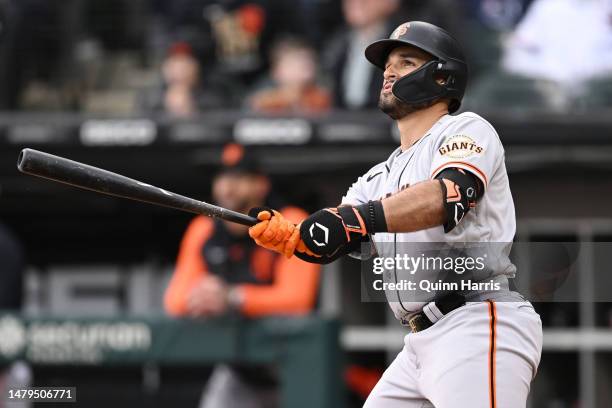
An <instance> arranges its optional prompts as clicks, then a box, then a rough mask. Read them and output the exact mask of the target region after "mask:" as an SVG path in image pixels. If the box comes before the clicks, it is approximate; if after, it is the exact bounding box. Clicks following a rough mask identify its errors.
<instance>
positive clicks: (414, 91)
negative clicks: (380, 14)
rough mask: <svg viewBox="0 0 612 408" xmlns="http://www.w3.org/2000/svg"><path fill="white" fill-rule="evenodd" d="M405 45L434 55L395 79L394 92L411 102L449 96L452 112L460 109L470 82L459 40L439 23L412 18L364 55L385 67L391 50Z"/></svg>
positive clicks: (411, 103) (408, 102)
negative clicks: (434, 23) (443, 80)
mask: <svg viewBox="0 0 612 408" xmlns="http://www.w3.org/2000/svg"><path fill="white" fill-rule="evenodd" d="M403 45H412V46H414V47H417V48H420V49H421V50H423V51H425V52H427V53H429V54H431V55H433V56H434V59H433V60H432V61H429V62H427V63H426V64H424V65H423V66H422V67H420V68H418V69H417V70H415V71H414V72H411V73H410V74H408V75H406V76H404V77H402V78H401V79H399V80H398V81H397V82H395V84H393V88H392V92H393V95H395V97H396V98H398V99H399V100H401V101H402V102H404V103H407V104H410V105H417V104H423V103H429V102H433V101H435V100H437V99H439V98H449V99H450V100H451V102H450V104H449V106H448V110H449V112H450V113H453V112H455V111H456V110H457V109H459V106H460V105H461V99H462V98H463V94H464V93H465V87H466V85H467V78H468V70H467V65H466V63H465V57H464V55H463V51H462V50H461V46H460V45H459V43H458V42H457V40H455V39H454V38H453V37H452V36H451V35H450V34H449V33H448V32H446V31H445V30H443V29H442V28H440V27H438V26H435V25H433V24H429V23H425V22H422V21H410V22H408V23H404V24H402V25H400V26H399V27H397V28H396V29H395V31H393V33H392V34H391V36H390V37H389V38H388V39H384V40H379V41H376V42H374V43H372V44H370V45H369V46H368V47H367V48H366V50H365V56H366V58H367V59H368V61H370V62H371V63H372V64H374V65H376V66H377V67H379V68H380V69H382V70H384V69H385V64H386V62H387V57H388V56H389V54H390V53H391V51H392V50H393V49H394V48H396V47H400V46H403ZM437 78H443V79H445V83H444V84H443V85H440V84H439V83H438V82H436V79H437Z"/></svg>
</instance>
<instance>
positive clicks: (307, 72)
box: [249, 37, 331, 113]
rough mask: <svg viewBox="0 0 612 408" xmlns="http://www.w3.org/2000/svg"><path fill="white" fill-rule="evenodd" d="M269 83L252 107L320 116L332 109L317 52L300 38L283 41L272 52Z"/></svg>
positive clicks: (257, 109)
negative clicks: (319, 76)
mask: <svg viewBox="0 0 612 408" xmlns="http://www.w3.org/2000/svg"><path fill="white" fill-rule="evenodd" d="M270 65H271V68H270V77H271V78H270V79H271V81H270V82H269V83H268V84H265V85H264V86H262V89H260V90H258V91H256V92H255V93H254V94H253V95H252V96H251V97H250V98H249V104H250V106H251V108H252V109H253V110H255V111H258V112H264V113H320V112H325V111H328V110H329V109H330V108H331V94H330V92H329V91H328V90H327V89H325V88H324V87H322V86H320V85H319V84H317V71H318V59H317V53H316V51H315V49H314V48H313V47H312V46H311V45H310V44H308V43H307V42H306V41H304V40H302V39H300V38H297V37H286V38H283V39H281V40H279V41H278V42H277V43H276V44H275V45H274V47H273V48H272V50H271V52H270Z"/></svg>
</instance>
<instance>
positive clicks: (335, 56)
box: [324, 0, 400, 109]
mask: <svg viewBox="0 0 612 408" xmlns="http://www.w3.org/2000/svg"><path fill="white" fill-rule="evenodd" d="M399 3H400V2H399V0H343V1H342V10H343V12H344V18H345V21H346V27H344V28H343V29H342V30H341V31H340V32H339V33H338V34H337V35H336V36H335V37H334V38H332V39H331V41H330V43H329V45H328V46H327V49H326V50H325V55H324V66H325V68H326V70H327V71H328V72H329V74H330V76H331V77H332V79H333V81H334V84H335V90H334V103H335V105H336V106H337V107H340V108H349V109H367V108H376V107H377V105H378V97H379V94H380V88H381V86H382V74H380V73H379V72H377V71H376V70H375V69H374V68H375V67H374V66H373V65H372V64H370V63H368V61H367V60H366V59H365V57H364V56H363V53H364V50H365V47H366V46H367V45H368V44H370V43H371V42H373V41H375V40H378V39H381V38H386V37H388V36H389V33H391V31H393V28H394V26H395V22H393V21H391V16H392V15H393V13H394V12H396V11H397V10H398V7H399Z"/></svg>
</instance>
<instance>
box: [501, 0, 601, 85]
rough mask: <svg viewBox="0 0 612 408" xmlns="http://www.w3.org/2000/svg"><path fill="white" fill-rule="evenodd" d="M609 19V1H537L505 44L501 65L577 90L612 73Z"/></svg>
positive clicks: (516, 72)
mask: <svg viewBox="0 0 612 408" xmlns="http://www.w3.org/2000/svg"><path fill="white" fill-rule="evenodd" d="M611 19H612V2H611V1H610V0H535V1H534V2H533V4H532V5H531V7H530V8H529V10H528V11H527V14H526V15H525V17H524V18H523V20H522V21H521V22H520V23H519V24H518V26H517V27H516V30H515V31H514V33H513V34H512V36H511V38H510V40H509V41H508V43H507V44H506V47H505V52H504V56H503V60H502V66H503V68H504V69H505V70H507V71H508V72H511V73H514V74H519V75H523V76H526V77H530V78H534V79H545V80H552V81H554V82H556V83H560V84H562V85H563V86H564V87H565V88H566V89H568V90H570V91H573V90H575V89H576V88H575V87H579V86H580V85H581V84H583V83H584V81H585V80H588V79H591V78H593V77H596V76H600V75H604V74H610V73H611V72H612V23H611V21H612V20H611ZM572 88H574V89H572Z"/></svg>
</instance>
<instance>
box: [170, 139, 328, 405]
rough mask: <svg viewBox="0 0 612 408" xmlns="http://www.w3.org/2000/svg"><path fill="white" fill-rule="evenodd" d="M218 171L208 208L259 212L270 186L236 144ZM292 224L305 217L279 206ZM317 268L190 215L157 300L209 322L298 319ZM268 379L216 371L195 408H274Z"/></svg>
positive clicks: (229, 226)
mask: <svg viewBox="0 0 612 408" xmlns="http://www.w3.org/2000/svg"><path fill="white" fill-rule="evenodd" d="M222 161H223V167H222V169H221V170H220V172H219V173H218V174H217V175H216V176H215V178H214V180H213V186H212V194H213V199H214V201H215V202H216V204H218V205H220V206H222V207H225V208H229V209H231V210H234V211H240V212H247V210H248V209H249V208H252V207H258V206H259V207H261V206H263V205H264V203H265V202H266V198H267V196H268V194H269V192H270V180H269V178H268V177H267V176H266V175H264V174H263V173H262V172H261V171H260V170H259V167H258V165H257V163H256V162H255V160H254V159H253V158H252V157H251V156H249V155H248V154H245V151H244V149H243V147H242V146H239V145H235V144H231V145H228V146H226V148H225V150H224V152H223V160H222ZM281 212H282V214H283V215H284V216H285V217H287V218H289V219H291V220H293V221H294V222H295V223H298V222H300V221H301V220H302V219H304V218H306V216H307V213H306V212H304V211H303V210H301V209H299V208H296V207H285V208H283V209H282V210H281ZM319 271H320V266H319V265H316V264H310V263H306V262H304V261H301V260H300V259H298V258H297V257H293V258H291V259H287V258H286V257H283V256H280V255H277V254H274V253H272V252H270V251H267V250H265V249H264V248H261V247H259V246H257V245H256V244H255V243H254V242H253V240H252V239H250V237H249V235H248V227H245V226H243V225H239V224H235V223H231V222H226V221H222V220H218V219H212V218H208V217H205V216H197V217H196V218H194V219H193V221H192V222H191V224H190V225H189V227H188V228H187V231H186V232H185V235H184V237H183V240H182V243H181V246H180V251H179V255H178V260H177V263H176V269H175V271H174V274H173V276H172V278H171V280H170V283H169V286H168V288H167V290H166V293H165V297H164V304H165V309H166V311H167V313H168V314H170V315H171V316H176V317H179V316H191V317H214V316H219V315H222V314H225V313H227V312H230V311H235V312H238V313H240V314H242V315H244V316H247V317H253V318H257V317H264V316H271V315H293V316H297V315H305V314H308V313H310V312H311V311H312V310H313V308H314V306H315V302H316V296H317V290H318V284H319ZM276 383H277V381H276V375H275V373H274V372H273V369H272V368H270V367H268V368H266V367H264V368H262V367H253V366H248V367H247V366H238V365H234V364H232V365H225V364H223V365H219V366H217V367H215V369H214V370H213V374H212V376H211V378H210V380H209V382H208V384H207V386H206V389H205V392H204V395H203V398H202V401H201V406H202V407H205V408H209V407H215V408H216V407H237V406H240V407H270V406H276V396H277V392H276V390H277V387H276Z"/></svg>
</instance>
